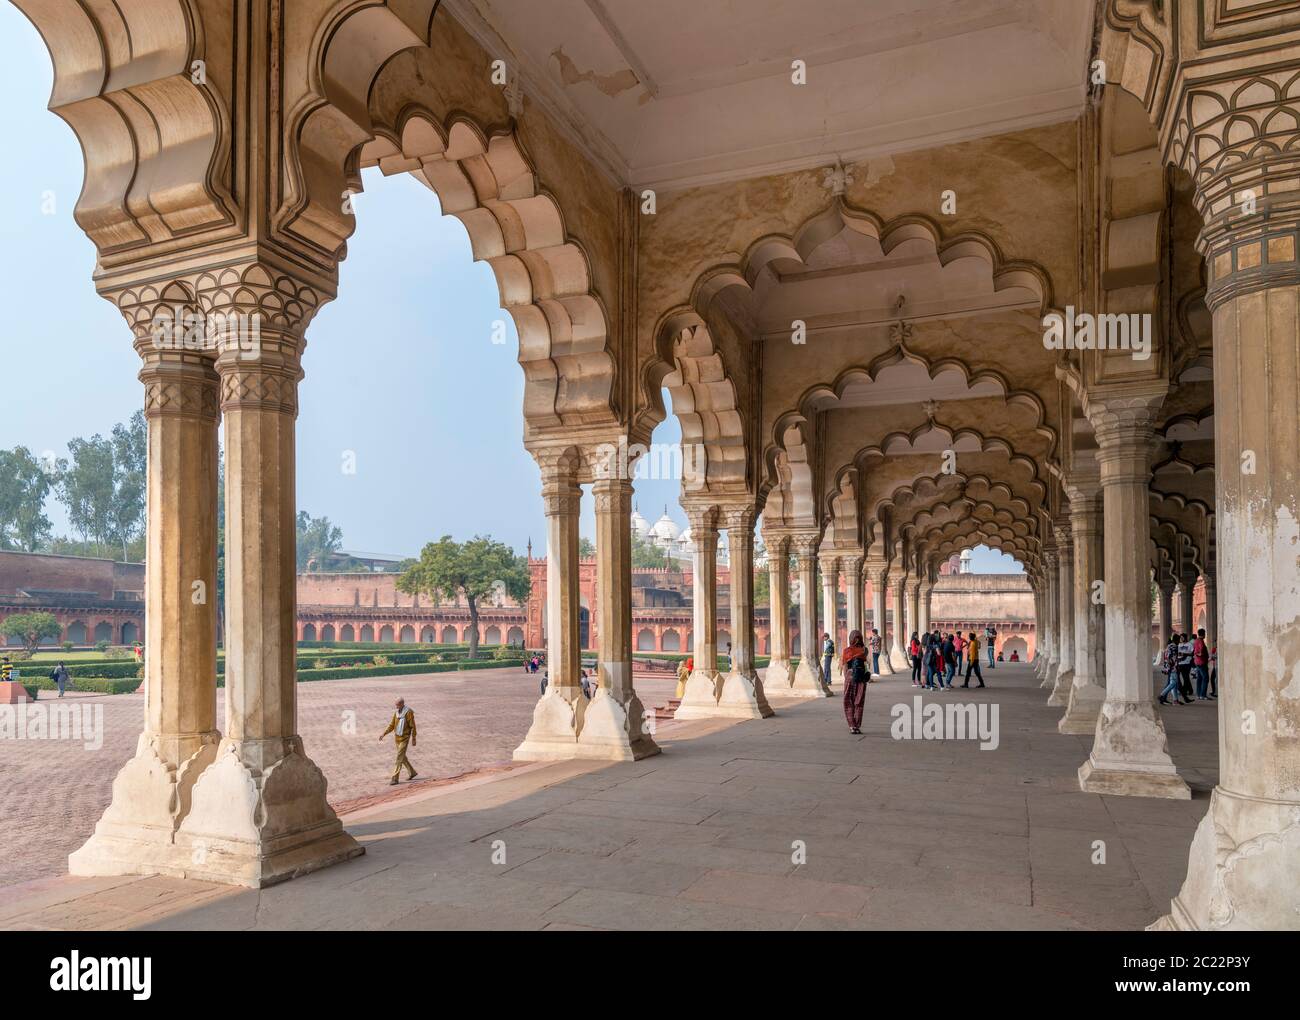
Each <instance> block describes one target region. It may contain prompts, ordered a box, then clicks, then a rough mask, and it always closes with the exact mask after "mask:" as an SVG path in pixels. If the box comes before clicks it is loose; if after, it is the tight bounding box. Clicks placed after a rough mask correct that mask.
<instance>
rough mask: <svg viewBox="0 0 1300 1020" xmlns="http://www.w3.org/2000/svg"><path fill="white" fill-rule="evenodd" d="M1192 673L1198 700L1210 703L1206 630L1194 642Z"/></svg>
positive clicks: (1198, 633)
mask: <svg viewBox="0 0 1300 1020" xmlns="http://www.w3.org/2000/svg"><path fill="white" fill-rule="evenodd" d="M1192 672H1193V673H1194V674H1195V675H1196V700H1197V701H1208V700H1209V697H1210V649H1209V646H1208V645H1207V644H1206V643H1205V628H1204V627H1202V628H1201V629H1200V630H1198V631H1197V632H1196V640H1195V641H1193V642H1192Z"/></svg>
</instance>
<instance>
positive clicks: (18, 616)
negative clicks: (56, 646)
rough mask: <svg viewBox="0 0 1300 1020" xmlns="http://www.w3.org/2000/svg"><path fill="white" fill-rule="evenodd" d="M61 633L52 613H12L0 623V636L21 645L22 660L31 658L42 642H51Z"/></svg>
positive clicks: (61, 629) (60, 628)
mask: <svg viewBox="0 0 1300 1020" xmlns="http://www.w3.org/2000/svg"><path fill="white" fill-rule="evenodd" d="M62 631H63V628H62V627H60V626H59V621H58V620H57V619H55V617H54V614H53V613H14V614H13V615H12V616H6V617H5V620H4V623H0V634H4V636H5V638H6V639H11V638H17V639H18V640H19V641H21V642H22V643H23V651H22V656H23V658H31V655H32V653H33V652H35V651H36V649H37V648H38V647H40V644H41V642H42V641H53V640H54V639H55V638H57V637H58V636H59V634H60V633H62Z"/></svg>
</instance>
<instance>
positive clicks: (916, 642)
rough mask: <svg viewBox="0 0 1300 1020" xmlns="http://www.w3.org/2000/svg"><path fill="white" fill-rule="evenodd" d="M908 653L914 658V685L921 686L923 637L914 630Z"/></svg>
mask: <svg viewBox="0 0 1300 1020" xmlns="http://www.w3.org/2000/svg"><path fill="white" fill-rule="evenodd" d="M907 654H908V655H910V656H911V658H912V686H913V687H920V686H921V638H920V635H918V634H917V633H916V631H912V640H911V641H910V642H909V643H908V646H907Z"/></svg>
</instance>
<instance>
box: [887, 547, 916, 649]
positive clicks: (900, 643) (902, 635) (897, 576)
mask: <svg viewBox="0 0 1300 1020" xmlns="http://www.w3.org/2000/svg"><path fill="white" fill-rule="evenodd" d="M889 578H890V580H889V584H890V587H891V588H893V590H894V633H893V639H892V640H891V641H890V644H889V663H890V665H891V666H893V667H894V669H895V670H902V671H904V672H908V671H910V670H911V668H912V660H911V659H910V658H909V657H908V654H907V652H906V650H905V649H906V647H907V642H908V639H909V638H910V637H911V635H910V634H909V633H907V630H906V628H907V620H906V615H907V614H906V611H905V609H904V592H903V587H904V585H906V583H907V574H906V573H900V572H898V571H891V572H890V575H889Z"/></svg>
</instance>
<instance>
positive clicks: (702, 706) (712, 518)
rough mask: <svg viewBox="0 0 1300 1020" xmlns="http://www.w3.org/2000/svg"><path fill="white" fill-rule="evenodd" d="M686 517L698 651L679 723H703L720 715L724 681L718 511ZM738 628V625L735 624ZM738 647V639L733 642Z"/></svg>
mask: <svg viewBox="0 0 1300 1020" xmlns="http://www.w3.org/2000/svg"><path fill="white" fill-rule="evenodd" d="M686 516H687V518H688V519H689V521H690V526H691V543H692V545H693V547H694V551H693V553H692V557H691V569H692V572H693V574H694V577H693V582H694V592H693V595H692V599H691V618H692V629H693V630H694V636H695V647H694V648H693V649H692V650H691V654H692V655H693V656H694V658H695V668H694V670H692V671H691V675H690V676H689V677H687V679H686V692H685V694H684V695H683V696H682V703H681V704H680V705H679V706H678V707H677V715H676V718H678V719H702V718H706V717H710V716H714V715H717V709H718V693H719V687H720V677H719V674H718V508H717V507H714V506H707V507H690V508H688V509H687V511H686ZM733 626H734V621H733ZM732 643H733V647H734V643H735V638H734V637H733V638H732Z"/></svg>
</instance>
